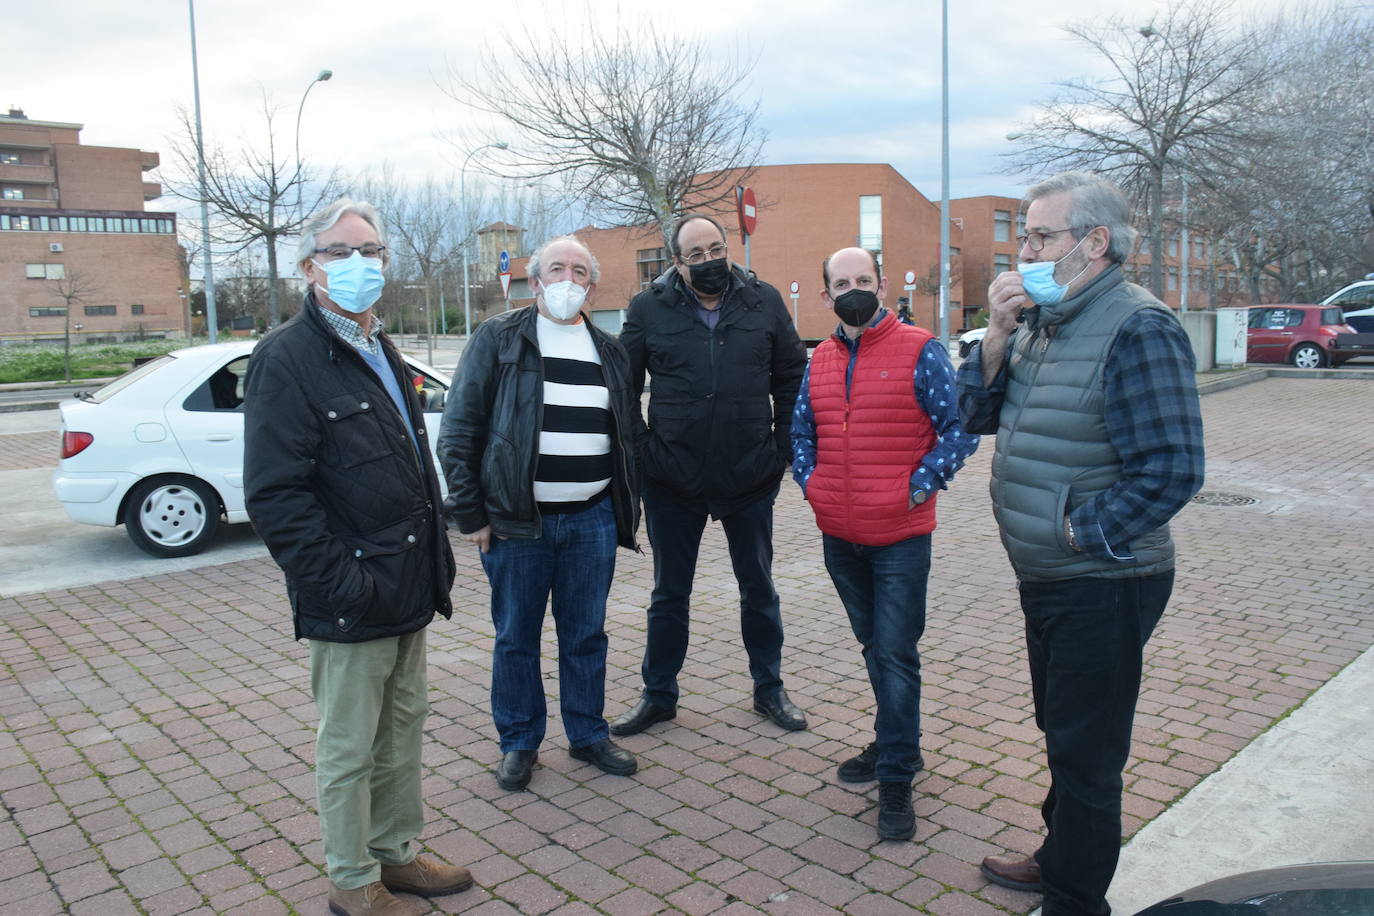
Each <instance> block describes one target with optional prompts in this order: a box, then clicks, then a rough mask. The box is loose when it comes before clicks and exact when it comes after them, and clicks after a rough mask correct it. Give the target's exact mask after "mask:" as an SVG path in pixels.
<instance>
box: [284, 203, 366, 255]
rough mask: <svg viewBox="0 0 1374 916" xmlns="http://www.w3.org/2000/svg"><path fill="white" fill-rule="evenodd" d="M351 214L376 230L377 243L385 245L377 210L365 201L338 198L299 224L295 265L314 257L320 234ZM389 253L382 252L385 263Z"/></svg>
mask: <svg viewBox="0 0 1374 916" xmlns="http://www.w3.org/2000/svg"><path fill="white" fill-rule="evenodd" d="M348 213H352V214H353V215H354V216H357V217H360V218H361V219H362V220H363V221H364V222H366V223H367V224H368V225H369V226H371V227H372V228H373V229H376V230H377V243H378V244H379V245H385V244H386V229H385V228H384V227H383V225H382V216H381V214H380V213H378V212H377V208H376V207H374V206H372V204H370V203H368V202H367V201H365V200H353V199H352V198H349V197H340V198H339V199H338V200H336V201H334V202H333V203H332V204H330V205H329V206H327V207H325V208H324V209H323V210H317V211H315V212H314V213H312V214H311V215H310V217H309V218H308V219H307V220H306V221H305V222H304V223H303V224H301V237H300V241H299V242H297V243H296V263H297V264H304V263H305V262H306V261H308V260H310V259H311V258H313V257H314V256H315V249H316V248H317V247H319V246H318V245H317V244H316V241H315V240H316V239H317V238H318V237H319V234H320V233H321V232H325V231H327V230H328V229H330V228H332V227H333V225H334V224H335V223H337V222H338V221H339V220H341V219H343V217H344V215H345V214H348ZM388 254H389V252H385V251H384V252H382V260H383V261H387V260H389V258H388V257H387V255H388Z"/></svg>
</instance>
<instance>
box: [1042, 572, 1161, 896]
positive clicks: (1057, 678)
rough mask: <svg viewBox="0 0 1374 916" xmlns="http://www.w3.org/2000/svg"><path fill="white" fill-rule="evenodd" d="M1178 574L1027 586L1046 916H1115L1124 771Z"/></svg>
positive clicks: (1074, 580) (1088, 578)
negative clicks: (1145, 672) (1042, 778)
mask: <svg viewBox="0 0 1374 916" xmlns="http://www.w3.org/2000/svg"><path fill="white" fill-rule="evenodd" d="M1173 586H1174V574H1173V571H1172V570H1171V571H1169V572H1166V573H1160V574H1157V575H1153V576H1136V577H1133V578H1127V579H1103V578H1097V577H1088V576H1084V577H1079V578H1076V579H1065V580H1063V581H1060V582H1022V583H1021V584H1020V591H1021V610H1022V612H1023V613H1024V614H1025V616H1026V654H1027V658H1028V660H1029V662H1030V674H1031V696H1032V698H1033V699H1034V701H1035V724H1036V725H1038V726H1039V727H1040V730H1041V731H1043V732H1044V733H1045V750H1046V753H1047V754H1048V756H1049V765H1050V789H1049V792H1048V793H1047V794H1046V795H1045V801H1044V803H1043V804H1042V805H1041V806H1040V813H1041V816H1042V817H1043V818H1044V821H1045V828H1046V835H1045V842H1044V844H1043V845H1042V846H1041V847H1040V851H1039V852H1037V853H1036V854H1035V857H1036V859H1037V860H1038V861H1039V863H1040V882H1041V884H1042V885H1043V886H1044V890H1045V903H1044V908H1043V910H1042V912H1043V913H1044V914H1045V916H1070V914H1073V916H1087V914H1092V916H1101V914H1106V913H1110V912H1111V908H1110V907H1109V906H1108V905H1107V887H1108V886H1109V885H1110V884H1111V883H1112V876H1113V875H1114V874H1115V873H1116V862H1117V858H1118V856H1119V854H1120V851H1121V785H1122V782H1121V770H1122V768H1123V767H1125V766H1126V758H1127V756H1128V755H1129V754H1130V751H1131V725H1132V722H1133V720H1134V718H1135V704H1136V698H1137V696H1138V695H1139V694H1140V672H1141V665H1142V658H1143V656H1144V652H1145V643H1146V642H1147V641H1148V640H1149V638H1150V634H1151V633H1153V632H1154V628H1155V625H1156V624H1157V623H1159V618H1160V617H1161V616H1162V615H1163V613H1164V606H1165V605H1166V604H1168V603H1169V595H1170V593H1171V592H1172V591H1173Z"/></svg>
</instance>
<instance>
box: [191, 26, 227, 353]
mask: <svg viewBox="0 0 1374 916" xmlns="http://www.w3.org/2000/svg"><path fill="white" fill-rule="evenodd" d="M186 3H187V6H188V7H189V9H190V12H191V87H192V89H193V91H194V93H195V97H196V171H197V173H198V174H199V178H200V239H201V242H200V244H201V249H202V254H203V264H204V268H203V270H204V273H205V312H206V315H207V316H208V319H207V321H206V323H207V324H208V325H209V326H210V343H215V342H216V341H217V340H218V339H219V336H218V334H216V329H215V273H214V270H213V268H211V266H210V202H209V200H208V194H207V193H206V190H205V137H204V135H203V133H202V131H201V126H200V66H199V64H198V63H197V62H196V0H186Z"/></svg>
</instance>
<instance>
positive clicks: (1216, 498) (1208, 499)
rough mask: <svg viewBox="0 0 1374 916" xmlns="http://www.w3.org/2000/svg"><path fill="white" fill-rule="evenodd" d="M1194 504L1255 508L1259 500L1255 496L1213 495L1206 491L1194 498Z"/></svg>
mask: <svg viewBox="0 0 1374 916" xmlns="http://www.w3.org/2000/svg"><path fill="white" fill-rule="evenodd" d="M1193 502H1194V503H1195V504H1196V505H1199V506H1253V505H1254V504H1255V503H1257V502H1259V500H1257V499H1255V497H1253V496H1242V495H1241V494H1240V493H1212V492H1208V491H1206V490H1204V491H1203V492H1201V493H1199V494H1197V495H1196V496H1194V497H1193Z"/></svg>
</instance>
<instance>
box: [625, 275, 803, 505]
mask: <svg viewBox="0 0 1374 916" xmlns="http://www.w3.org/2000/svg"><path fill="white" fill-rule="evenodd" d="M719 308H720V320H719V322H718V323H717V324H716V327H715V329H714V330H712V329H711V328H708V327H707V326H706V325H705V324H704V323H703V322H702V320H701V319H700V318H699V317H698V316H697V304H696V302H695V301H694V300H693V298H692V296H691V294H690V292H689V291H688V290H687V289H686V288H685V287H684V284H683V281H682V279H681V277H680V276H679V275H678V273H677V271H676V270H669V271H668V272H667V273H665V274H663V276H661V277H659V278H658V279H657V280H655V281H654V282H653V283H652V284H651V285H650V286H649V288H648V289H646V290H644V291H643V292H641V293H639V294H638V295H636V296H635V297H634V298H633V299H631V300H630V309H629V314H628V315H627V316H626V319H625V327H624V328H623V329H622V330H621V332H620V342H621V343H622V344H623V345H624V346H625V351H626V352H627V353H628V354H629V356H630V379H631V383H632V384H633V386H634V392H635V396H636V398H638V397H639V396H640V394H641V393H642V392H643V390H644V373H645V372H646V371H647V372H648V373H649V374H650V375H651V376H653V385H652V388H651V390H650V394H649V422H648V426H647V427H646V426H645V425H644V422H643V420H642V419H641V418H640V416H639V414H638V413H636V414H635V419H636V423H637V429H636V433H637V441H638V444H639V460H640V464H641V466H642V467H643V471H644V476H645V477H646V478H647V479H649V480H651V481H652V482H653V483H654V484H656V485H657V486H659V487H662V488H664V489H665V490H667V491H668V492H669V493H670V494H673V495H675V496H678V497H679V498H681V499H682V500H684V501H688V502H704V503H705V505H706V507H707V509H708V510H709V511H710V513H711V514H712V515H714V516H716V517H720V516H723V515H729V514H730V513H732V512H734V511H736V510H737V509H740V508H743V507H744V506H747V505H749V504H750V503H752V502H755V501H756V500H758V499H759V498H761V497H763V496H764V495H766V494H767V493H768V491H769V490H771V489H773V488H776V487H777V485H778V481H779V480H780V479H781V477H782V472H783V470H784V469H785V468H786V467H787V466H788V465H789V464H790V463H791V460H792V439H791V429H792V407H793V405H794V404H795V403H796V400H797V391H798V390H799V389H800V388H801V380H802V374H803V373H804V372H805V370H806V348H805V347H804V346H802V342H801V339H800V338H798V337H797V331H796V328H795V327H794V326H793V324H792V316H791V315H789V314H788V312H787V308H786V307H785V306H784V305H783V304H782V297H781V296H779V295H778V291H777V290H776V289H774V288H773V287H771V286H769V285H768V284H767V283H764V282H763V281H761V280H759V279H758V278H757V277H755V276H754V275H753V274H746V273H745V272H744V271H743V270H741V269H739V267H736V268H735V270H734V276H733V278H732V280H731V284H730V289H729V290H728V291H727V292H726V294H725V296H724V298H723V299H722V301H721V304H720V306H719Z"/></svg>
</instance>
